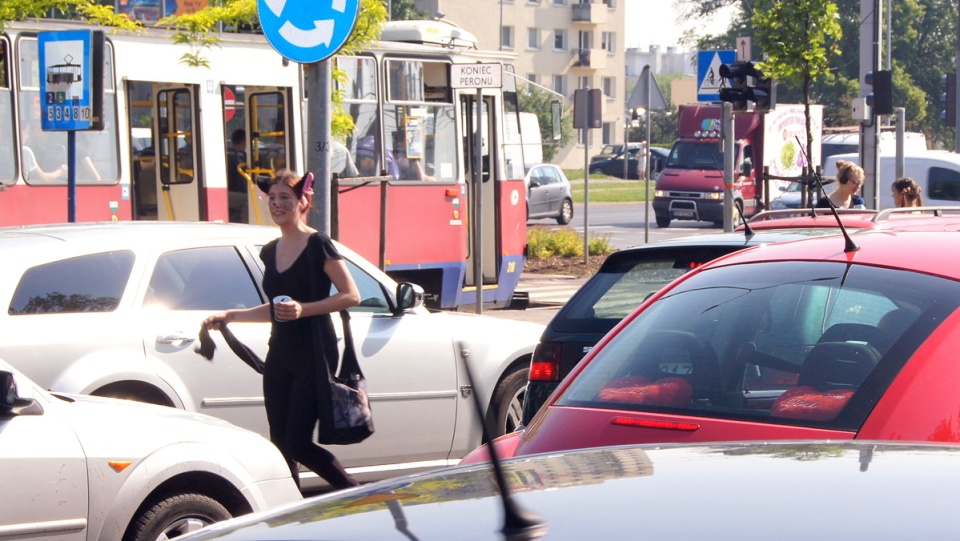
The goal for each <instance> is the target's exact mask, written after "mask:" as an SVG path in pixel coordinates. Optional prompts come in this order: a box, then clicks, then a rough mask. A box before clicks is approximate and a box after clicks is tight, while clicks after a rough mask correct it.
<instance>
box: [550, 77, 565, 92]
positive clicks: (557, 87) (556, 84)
mask: <svg viewBox="0 0 960 541" xmlns="http://www.w3.org/2000/svg"><path fill="white" fill-rule="evenodd" d="M564 86H566V85H564V84H563V75H554V76H553V91H554V92H557V93H559V94H566V89H565V88H564Z"/></svg>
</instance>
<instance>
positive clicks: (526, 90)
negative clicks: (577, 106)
mask: <svg viewBox="0 0 960 541" xmlns="http://www.w3.org/2000/svg"><path fill="white" fill-rule="evenodd" d="M521 87H523V88H521ZM517 90H518V92H517V100H518V101H519V102H520V110H521V111H522V112H524V113H533V114H535V115H537V121H538V122H539V123H540V141H541V142H542V145H543V161H544V162H549V161H550V160H552V159H553V157H554V156H556V154H557V152H559V151H560V149H561V148H563V147H565V146H567V144H568V143H570V141H571V140H572V139H573V134H574V130H573V111H572V110H571V109H569V108H568V109H567V110H566V111H563V113H562V115H563V116H562V117H561V121H560V140H559V141H554V140H553V133H552V129H553V109H552V106H551V104H552V103H553V101H554V100H556V99H558V96H557V95H556V94H554V93H552V92H550V91H548V90H545V89H543V88H540V87H539V86H536V85H532V84H525V85H524V83H523V81H521V80H520V79H517Z"/></svg>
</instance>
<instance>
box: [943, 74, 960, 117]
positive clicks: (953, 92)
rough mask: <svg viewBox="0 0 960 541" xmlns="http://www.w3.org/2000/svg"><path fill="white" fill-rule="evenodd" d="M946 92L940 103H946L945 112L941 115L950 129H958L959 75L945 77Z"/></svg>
mask: <svg viewBox="0 0 960 541" xmlns="http://www.w3.org/2000/svg"><path fill="white" fill-rule="evenodd" d="M943 83H944V87H945V88H946V90H947V91H946V92H944V93H943V94H942V95H941V96H940V101H942V102H944V103H943V105H944V111H943V112H942V113H940V117H941V118H943V123H944V125H946V126H947V127H948V128H956V127H957V74H956V73H948V74H946V75H944V76H943Z"/></svg>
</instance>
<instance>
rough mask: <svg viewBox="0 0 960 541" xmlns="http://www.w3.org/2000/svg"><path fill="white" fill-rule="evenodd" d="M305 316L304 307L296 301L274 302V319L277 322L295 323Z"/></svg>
mask: <svg viewBox="0 0 960 541" xmlns="http://www.w3.org/2000/svg"><path fill="white" fill-rule="evenodd" d="M301 315H303V305H302V304H300V303H299V302H297V301H295V300H289V301H283V302H274V303H273V317H274V318H276V320H277V321H293V320H295V319H300V316H301Z"/></svg>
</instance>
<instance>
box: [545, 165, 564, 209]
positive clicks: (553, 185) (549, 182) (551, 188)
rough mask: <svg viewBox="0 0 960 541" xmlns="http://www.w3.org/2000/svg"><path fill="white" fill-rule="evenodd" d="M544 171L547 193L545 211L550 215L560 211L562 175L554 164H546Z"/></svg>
mask: <svg viewBox="0 0 960 541" xmlns="http://www.w3.org/2000/svg"><path fill="white" fill-rule="evenodd" d="M542 171H543V188H544V194H545V195H544V202H543V211H544V212H545V213H547V214H548V215H554V214H557V213H559V212H560V192H561V190H562V187H561V184H560V175H559V174H558V172H557V170H556V169H555V168H554V167H553V166H552V165H548V166H544V167H543V168H542Z"/></svg>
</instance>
